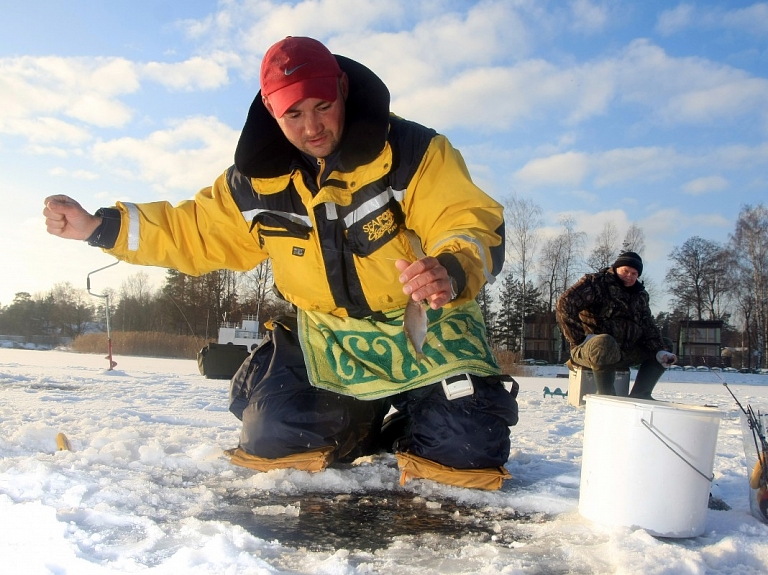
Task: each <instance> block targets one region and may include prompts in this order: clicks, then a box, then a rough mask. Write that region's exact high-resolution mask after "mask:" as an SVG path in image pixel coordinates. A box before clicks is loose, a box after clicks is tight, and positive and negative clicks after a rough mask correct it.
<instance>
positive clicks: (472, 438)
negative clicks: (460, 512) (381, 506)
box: [230, 323, 518, 469]
mask: <svg viewBox="0 0 768 575" xmlns="http://www.w3.org/2000/svg"><path fill="white" fill-rule="evenodd" d="M295 333H296V330H295V329H294V330H293V331H291V330H289V329H286V327H284V326H283V325H281V324H279V323H277V324H276V325H275V329H274V330H273V331H272V332H271V333H270V334H269V336H268V338H267V339H265V340H264V342H262V344H261V345H260V346H259V348H258V349H256V350H254V352H253V353H252V354H251V356H250V357H249V358H248V359H247V360H246V361H245V362H244V363H243V365H242V366H241V368H240V370H239V371H238V372H237V373H236V374H235V376H234V377H233V378H232V386H231V392H230V411H232V413H234V414H235V415H236V416H237V417H238V418H239V419H241V420H242V422H243V428H242V431H241V433H240V448H242V449H243V450H244V451H245V452H247V453H249V454H251V455H257V456H259V457H265V458H270V459H275V458H279V457H285V456H287V455H292V454H295V453H301V452H305V451H309V450H313V449H317V448H320V447H326V446H333V447H334V452H335V453H334V455H335V459H336V460H341V461H344V460H352V459H354V458H355V457H359V456H362V455H368V454H372V453H375V452H377V451H381V450H392V449H393V447H394V448H395V449H397V450H399V451H407V452H410V453H413V454H415V455H418V456H421V457H425V458H427V459H430V460H432V461H436V462H438V463H441V464H443V465H448V466H450V467H455V468H459V469H475V468H483V467H499V466H502V465H503V464H504V463H506V461H507V459H508V458H509V450H510V440H509V426H511V425H515V424H516V423H517V418H518V408H517V401H516V399H515V397H516V394H517V389H516V386H515V388H514V389H513V393H510V392H509V391H507V389H506V388H505V386H504V385H503V383H502V382H501V381H500V380H499V379H497V378H493V377H475V376H472V381H473V384H474V388H475V392H474V393H473V394H472V395H470V396H465V397H461V398H458V399H453V400H450V401H449V400H448V399H447V398H446V396H445V393H444V391H443V387H442V384H441V383H436V384H433V385H429V386H426V387H423V388H419V389H416V390H413V391H409V392H405V393H402V394H399V395H396V396H393V397H391V398H386V399H378V400H360V399H356V398H354V397H350V396H345V395H340V394H337V393H334V392H330V391H326V390H323V389H319V388H315V387H312V385H311V384H310V383H309V380H308V378H307V370H306V367H305V364H304V358H303V355H302V352H301V348H300V347H299V343H298V341H297V339H296V336H295ZM392 407H395V408H396V409H397V410H398V412H399V413H400V415H401V419H400V423H401V425H398V426H397V433H395V434H392V433H389V434H385V435H384V436H383V437H382V435H381V427H382V421H383V419H384V416H385V415H386V414H387V412H389V411H390V409H391V408H392ZM393 442H396V443H397V445H396V446H393V445H392V443H393Z"/></svg>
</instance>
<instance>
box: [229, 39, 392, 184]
mask: <svg viewBox="0 0 768 575" xmlns="http://www.w3.org/2000/svg"><path fill="white" fill-rule="evenodd" d="M334 57H335V58H336V61H337V62H338V63H339V66H340V67H341V69H342V71H344V72H345V73H346V74H347V76H348V77H349V95H348V97H347V102H346V121H345V127H344V134H343V136H342V140H341V144H340V147H339V160H338V166H337V169H341V170H344V171H351V170H354V169H355V168H356V167H358V166H360V165H363V164H366V163H368V162H370V161H372V160H373V159H374V158H376V156H378V155H379V154H380V153H381V151H382V149H383V148H384V145H385V143H386V140H387V129H388V126H389V90H388V89H387V87H386V85H385V84H384V82H382V81H381V79H380V78H379V77H378V76H377V75H376V74H374V73H373V72H372V71H371V70H369V69H368V68H366V67H365V66H363V65H362V64H360V63H359V62H355V61H354V60H350V59H349V58H346V57H344V56H338V55H336V54H334ZM300 154H301V152H299V150H298V149H297V148H296V147H295V146H294V145H293V144H291V143H290V142H289V141H288V140H287V139H286V137H285V136H284V135H283V132H282V130H280V126H278V124H277V122H276V121H275V119H274V118H273V117H272V116H270V114H269V112H268V111H267V109H266V107H265V106H264V103H263V102H262V101H261V90H259V92H258V94H256V97H255V98H254V100H253V103H252V104H251V107H250V109H249V110H248V117H247V118H246V120H245V126H243V130H242V132H241V133H240V140H239V141H238V143H237V148H236V149H235V166H236V167H237V169H238V170H239V171H240V172H241V173H242V174H244V175H246V176H247V177H250V178H274V177H277V176H281V175H284V174H286V173H288V172H289V171H290V169H291V163H292V162H293V160H294V159H296V158H298V157H300Z"/></svg>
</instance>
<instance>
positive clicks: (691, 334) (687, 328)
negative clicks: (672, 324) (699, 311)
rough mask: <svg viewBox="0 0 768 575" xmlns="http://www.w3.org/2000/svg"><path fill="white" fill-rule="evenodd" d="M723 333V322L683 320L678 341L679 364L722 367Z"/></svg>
mask: <svg viewBox="0 0 768 575" xmlns="http://www.w3.org/2000/svg"><path fill="white" fill-rule="evenodd" d="M722 331H723V322H722V320H692V319H691V320H688V319H686V320H682V321H681V322H680V335H679V336H678V341H677V350H678V353H677V356H678V359H677V363H678V364H679V365H706V366H709V367H713V366H720V367H722V366H723V358H722V351H723V347H722V344H721V335H722Z"/></svg>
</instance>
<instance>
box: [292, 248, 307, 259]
mask: <svg viewBox="0 0 768 575" xmlns="http://www.w3.org/2000/svg"><path fill="white" fill-rule="evenodd" d="M305 251H306V250H304V248H300V247H298V246H293V250H291V254H292V255H294V256H297V257H302V256H303V255H304V252H305Z"/></svg>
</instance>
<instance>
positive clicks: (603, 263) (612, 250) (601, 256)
mask: <svg viewBox="0 0 768 575" xmlns="http://www.w3.org/2000/svg"><path fill="white" fill-rule="evenodd" d="M618 255H619V232H618V230H617V229H616V224H614V223H613V222H605V224H603V230H602V231H601V232H600V233H599V234H598V236H597V238H596V240H595V247H594V248H592V251H591V252H590V254H589V257H588V258H587V266H589V268H590V269H591V270H592V271H596V272H597V271H600V270H601V269H603V268H607V267H608V266H610V265H611V264H612V263H613V262H614V261H615V260H616V256H618Z"/></svg>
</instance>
